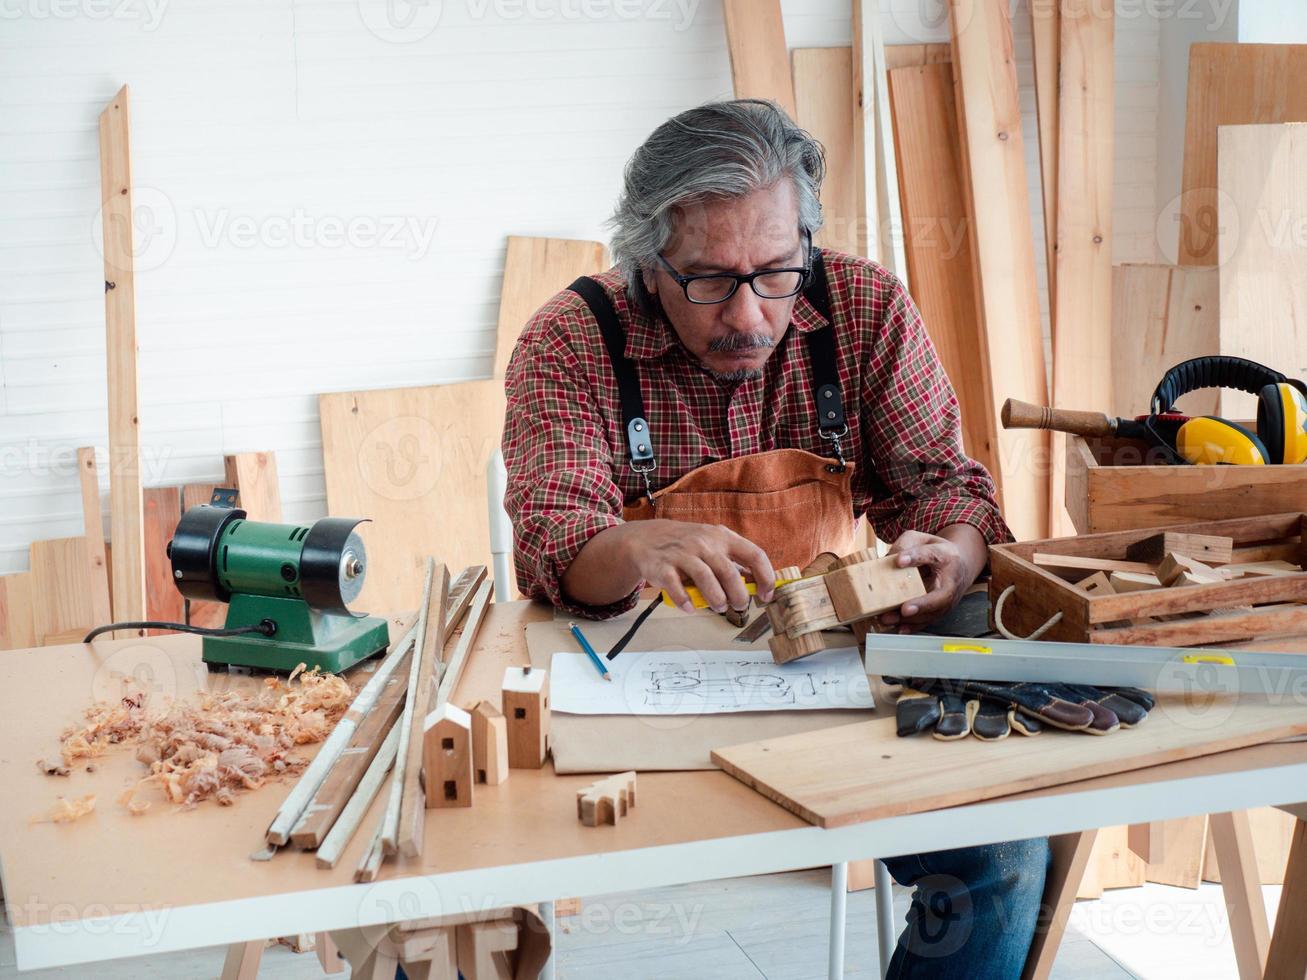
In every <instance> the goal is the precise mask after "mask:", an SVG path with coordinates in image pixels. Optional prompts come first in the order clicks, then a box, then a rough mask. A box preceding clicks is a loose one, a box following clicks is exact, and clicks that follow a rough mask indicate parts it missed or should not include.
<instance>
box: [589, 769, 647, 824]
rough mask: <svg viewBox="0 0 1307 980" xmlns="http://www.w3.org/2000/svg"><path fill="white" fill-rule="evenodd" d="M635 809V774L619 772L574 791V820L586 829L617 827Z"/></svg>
mask: <svg viewBox="0 0 1307 980" xmlns="http://www.w3.org/2000/svg"><path fill="white" fill-rule="evenodd" d="M634 807H635V773H634V772H619V773H617V774H616V775H614V776H609V777H607V778H606V779H601V780H599V781H598V782H597V783H591V784H590V785H589V786H587V787H586V788H585V789H579V790H577V791H576V818H577V819H578V820H580V821H581V823H583V824H585V826H587V827H598V826H600V825H601V824H612V825H613V826H614V827H615V826H617V821H618V820H620V819H621V818H622V817H624V816H626V813H627V811H628V810H630V809H633V808H634Z"/></svg>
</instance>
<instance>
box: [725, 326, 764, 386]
mask: <svg viewBox="0 0 1307 980" xmlns="http://www.w3.org/2000/svg"><path fill="white" fill-rule="evenodd" d="M775 346H776V341H774V340H772V338H771V337H770V336H768V335H767V334H765V333H731V334H727V335H726V336H725V337H716V338H714V339H713V340H710V341H709V342H708V353H710V354H725V353H736V352H738V351H751V350H771V349H772V348H773V347H775ZM708 372H709V373H710V374H711V375H712V376H713V377H714V378H716V379H717V380H718V381H723V382H727V383H734V382H737V381H754V380H756V379H758V378H761V377H762V368H736V369H735V370H734V371H714V370H713V369H712V368H711V367H710V368H708Z"/></svg>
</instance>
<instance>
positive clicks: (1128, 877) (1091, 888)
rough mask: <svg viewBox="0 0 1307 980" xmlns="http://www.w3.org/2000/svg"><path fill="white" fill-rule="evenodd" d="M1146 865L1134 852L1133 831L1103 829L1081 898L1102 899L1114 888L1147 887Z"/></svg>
mask: <svg viewBox="0 0 1307 980" xmlns="http://www.w3.org/2000/svg"><path fill="white" fill-rule="evenodd" d="M1144 873H1145V865H1144V861H1143V859H1142V858H1140V857H1139V856H1138V855H1136V854H1135V853H1134V852H1133V851H1131V850H1130V840H1129V829H1128V828H1126V827H1121V826H1116V827H1103V828H1102V829H1100V830H1099V831H1098V837H1097V839H1096V840H1095V841H1094V849H1093V852H1092V853H1091V854H1090V856H1089V864H1088V866H1087V867H1086V868H1085V875H1084V877H1083V878H1082V879H1081V881H1080V887H1079V888H1078V889H1077V890H1076V897H1077V898H1101V897H1102V895H1103V892H1104V891H1108V890H1111V889H1113V888H1135V887H1137V886H1139V885H1142V884H1143V883H1144Z"/></svg>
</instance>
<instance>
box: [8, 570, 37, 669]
mask: <svg viewBox="0 0 1307 980" xmlns="http://www.w3.org/2000/svg"><path fill="white" fill-rule="evenodd" d="M34 646H37V640H36V624H35V622H34V620H33V606H32V573H31V572H19V573H18V574H16V575H4V576H0V650H25V649H27V648H28V647H34Z"/></svg>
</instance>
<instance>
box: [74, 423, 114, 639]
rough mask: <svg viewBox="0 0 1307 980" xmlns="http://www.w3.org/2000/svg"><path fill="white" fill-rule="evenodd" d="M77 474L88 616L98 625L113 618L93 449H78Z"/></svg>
mask: <svg viewBox="0 0 1307 980" xmlns="http://www.w3.org/2000/svg"><path fill="white" fill-rule="evenodd" d="M77 475H78V479H79V480H80V482H81V488H82V526H83V527H84V528H85V530H86V559H87V561H88V562H89V563H90V568H89V570H88V576H87V581H88V585H89V587H90V590H91V591H90V598H91V619H92V621H93V622H94V623H95V625H97V626H101V625H103V624H105V623H111V622H113V612H112V610H111V608H110V605H109V568H108V563H107V561H106V559H105V554H104V514H103V513H102V512H101V510H100V473H99V470H98V469H97V468H96V463H95V449H94V448H93V447H91V446H83V447H81V448H80V449H78V450H77Z"/></svg>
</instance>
